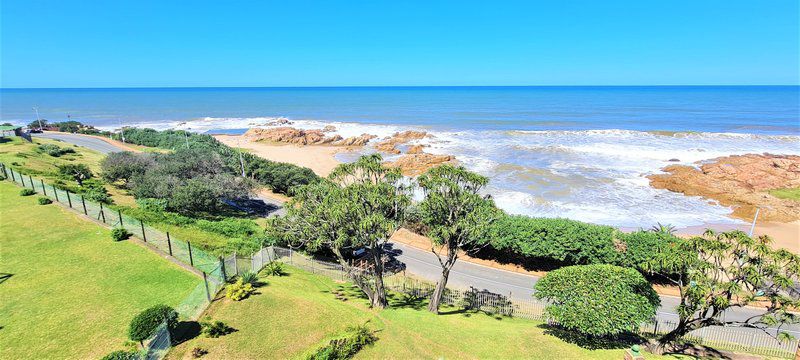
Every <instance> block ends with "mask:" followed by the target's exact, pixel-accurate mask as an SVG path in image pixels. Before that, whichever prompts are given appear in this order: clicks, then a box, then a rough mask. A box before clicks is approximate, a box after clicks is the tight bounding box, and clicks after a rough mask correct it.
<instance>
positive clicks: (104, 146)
mask: <svg viewBox="0 0 800 360" xmlns="http://www.w3.org/2000/svg"><path fill="white" fill-rule="evenodd" d="M33 136H35V137H42V138H48V139H57V140H61V141H64V142H68V143H72V144H75V145H78V146H83V147H86V148H89V149H93V150H96V151H99V152H102V153H104V154H107V153H111V152H116V151H124V149H121V148H118V147H116V146H115V145H113V144H111V143H108V142H105V141H103V140H101V139H98V138H95V137H90V136H83V135H77V134H53V133H43V134H33ZM258 199H260V200H262V201H264V202H265V203H267V204H271V205H274V206H276V207H277V208H278V209H277V210H276V211H274V212H271V213H270V215H269V216H279V215H282V214H284V213H285V210H284V209H283V208H282V205H283V204H282V203H281V202H280V201H277V200H274V199H271V198H266V197H258ZM393 246H394V248H395V249H397V250H400V254H399V255H398V256H397V259H398V260H400V261H401V262H403V263H405V265H406V271H407V272H409V273H411V274H414V275H415V276H418V277H421V278H423V279H427V280H431V281H437V280H439V276H440V274H441V267H440V265H439V262H438V260H437V259H436V256H435V255H434V254H432V253H431V252H430V251H425V250H420V249H417V248H414V247H410V246H407V245H403V244H393ZM537 280H538V278H537V277H536V276H532V275H526V274H520V273H515V272H511V271H506V270H500V269H495V268H491V267H487V266H483V265H478V264H474V263H469V262H466V261H459V262H457V263H456V264H455V265H454V266H453V270H452V271H451V273H450V278H449V280H448V285H449V286H452V287H454V288H462V289H468V288H469V287H474V288H477V289H478V290H487V291H491V292H493V293H497V294H502V295H507V296H509V297H510V298H512V299H518V300H529V299H531V298H532V296H533V286H534V284H535V283H536V281H537ZM679 303H680V300H679V299H678V298H677V297H674V296H666V295H662V296H661V308H660V309H659V310H658V314H657V318H658V320H659V321H673V322H675V321H676V320H677V318H678V315H676V314H675V309H676V307H677V306H678V304H679ZM760 313H761V310H759V309H754V308H737V309H733V310H729V311H728V312H726V313H725V314H724V317H725V318H726V319H728V320H744V319H747V318H749V317H752V316H754V315H758V314H760ZM784 329H785V330H789V331H791V332H793V333H794V335H795V336H800V325H797V324H796V325H792V326H787V327H784ZM748 330H749V331H753V332H758V330H753V329H748Z"/></svg>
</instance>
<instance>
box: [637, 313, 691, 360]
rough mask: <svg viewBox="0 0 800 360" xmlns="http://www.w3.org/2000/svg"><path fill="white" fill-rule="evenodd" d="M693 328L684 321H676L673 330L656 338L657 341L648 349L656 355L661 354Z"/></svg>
mask: <svg viewBox="0 0 800 360" xmlns="http://www.w3.org/2000/svg"><path fill="white" fill-rule="evenodd" d="M692 330H694V329H693V328H692V327H690V326H689V325H688V324H687V323H686V322H683V321H680V322H679V323H678V327H676V328H675V330H672V331H670V332H668V333H666V334H664V336H662V337H660V338H658V341H656V342H654V343H652V344H651V346H649V349H648V350H649V351H650V352H651V353H653V354H656V355H663V354H664V353H665V352H667V351H670V350H671V347H672V345H673V344H674V343H675V341H678V340H680V338H682V337H683V336H684V335H686V334H688V333H689V332H690V331H692Z"/></svg>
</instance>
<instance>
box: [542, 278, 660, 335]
mask: <svg viewBox="0 0 800 360" xmlns="http://www.w3.org/2000/svg"><path fill="white" fill-rule="evenodd" d="M535 296H536V297H537V298H539V299H544V300H548V301H550V302H551V304H550V305H548V306H547V307H546V308H545V312H546V313H547V315H548V316H550V317H551V318H552V319H554V320H556V321H557V322H558V323H559V324H560V325H561V326H563V327H565V328H567V329H571V330H574V331H577V332H580V333H582V334H585V335H590V336H606V335H615V334H620V333H623V332H634V331H636V330H638V328H639V326H640V325H641V324H642V323H644V322H646V321H649V320H651V319H652V318H653V316H654V315H655V314H656V309H657V308H658V306H659V305H660V303H661V300H660V299H659V297H658V294H657V293H656V292H655V290H653V287H652V286H650V283H648V281H647V279H645V278H644V276H642V274H641V273H639V272H638V271H636V270H634V269H631V268H623V267H619V266H614V265H603V264H595V265H574V266H567V267H563V268H561V269H557V270H553V271H551V272H549V273H547V275H545V276H544V277H543V278H542V279H541V280H539V281H538V282H537V283H536V294H535Z"/></svg>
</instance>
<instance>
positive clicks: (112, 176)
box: [100, 151, 155, 187]
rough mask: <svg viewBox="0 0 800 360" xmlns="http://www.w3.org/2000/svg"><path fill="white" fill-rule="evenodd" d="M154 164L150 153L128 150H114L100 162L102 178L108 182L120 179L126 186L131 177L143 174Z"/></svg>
mask: <svg viewBox="0 0 800 360" xmlns="http://www.w3.org/2000/svg"><path fill="white" fill-rule="evenodd" d="M153 165H155V161H154V159H153V156H152V155H151V154H136V153H133V152H130V151H122V152H114V153H111V154H108V156H106V157H105V159H103V161H102V162H100V167H101V168H102V169H103V179H105V180H106V181H108V182H111V183H113V182H117V181H122V182H123V184H124V185H125V186H126V187H127V186H128V183H129V182H130V180H131V179H133V178H134V177H136V176H140V175H142V174H144V173H145V172H146V171H147V169H149V168H150V167H152V166H153Z"/></svg>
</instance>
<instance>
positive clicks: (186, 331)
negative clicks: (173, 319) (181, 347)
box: [172, 321, 202, 346]
mask: <svg viewBox="0 0 800 360" xmlns="http://www.w3.org/2000/svg"><path fill="white" fill-rule="evenodd" d="M201 330H202V328H201V327H200V323H199V322H197V321H181V322H179V323H178V326H177V327H175V331H173V333H172V345H173V346H175V345H178V344H181V343H184V342H186V341H189V340H192V339H194V338H196V337H198V336H200V331H201Z"/></svg>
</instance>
